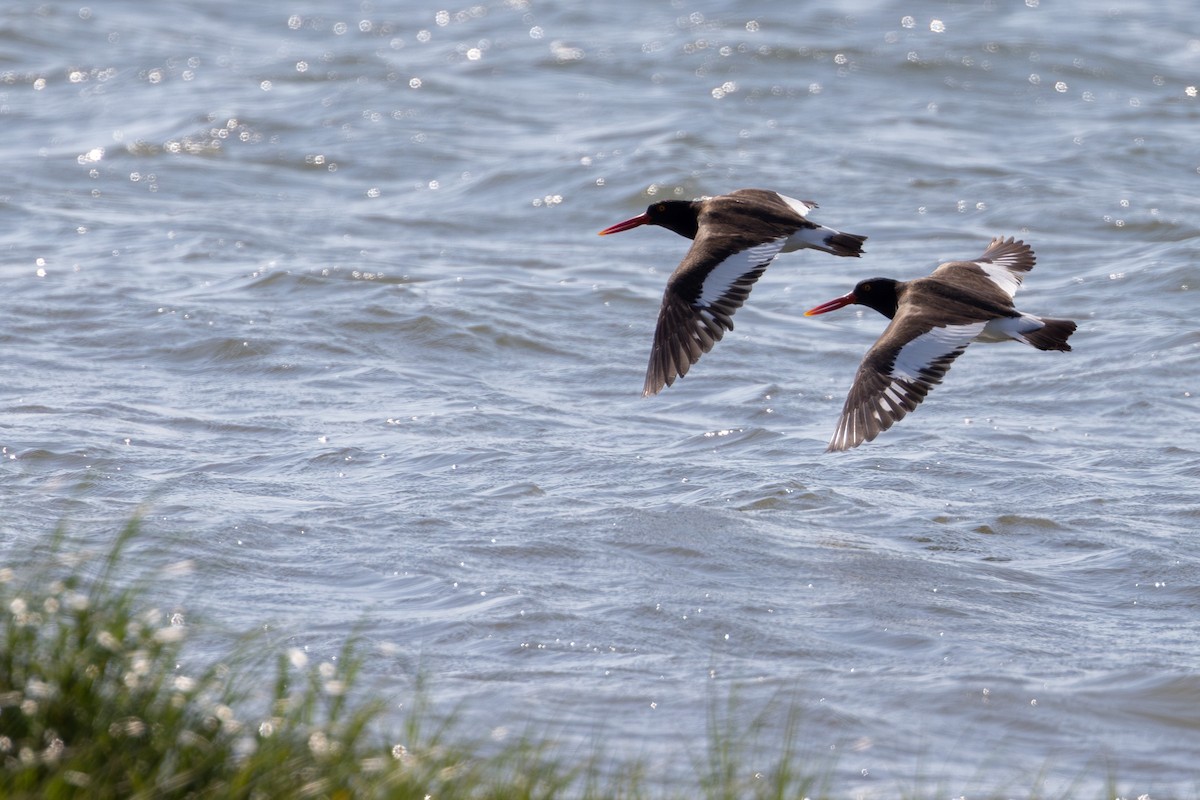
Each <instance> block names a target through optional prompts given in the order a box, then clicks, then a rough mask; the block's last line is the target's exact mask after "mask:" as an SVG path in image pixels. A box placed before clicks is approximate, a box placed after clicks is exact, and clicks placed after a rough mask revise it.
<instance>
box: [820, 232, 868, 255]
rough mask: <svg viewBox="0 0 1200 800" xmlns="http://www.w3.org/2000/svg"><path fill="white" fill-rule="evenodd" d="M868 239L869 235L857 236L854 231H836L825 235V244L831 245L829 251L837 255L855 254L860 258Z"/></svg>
mask: <svg viewBox="0 0 1200 800" xmlns="http://www.w3.org/2000/svg"><path fill="white" fill-rule="evenodd" d="M866 240H867V237H865V236H855V235H854V234H853V233H842V232H841V231H836V232H834V233H833V234H831V235H829V236H826V237H825V244H826V245H827V246H828V247H829V252H831V253H833V254H834V255H835V256H853V257H854V258H858V257H859V256H861V255H862V246H863V242H865V241H866Z"/></svg>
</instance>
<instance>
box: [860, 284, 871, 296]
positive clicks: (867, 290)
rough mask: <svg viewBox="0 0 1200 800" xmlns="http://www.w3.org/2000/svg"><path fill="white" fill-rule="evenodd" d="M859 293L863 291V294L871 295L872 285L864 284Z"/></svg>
mask: <svg viewBox="0 0 1200 800" xmlns="http://www.w3.org/2000/svg"><path fill="white" fill-rule="evenodd" d="M859 291H861V292H862V293H863V294H870V292H871V284H869V283H864V284H863V285H862V287H861V288H860V289H859Z"/></svg>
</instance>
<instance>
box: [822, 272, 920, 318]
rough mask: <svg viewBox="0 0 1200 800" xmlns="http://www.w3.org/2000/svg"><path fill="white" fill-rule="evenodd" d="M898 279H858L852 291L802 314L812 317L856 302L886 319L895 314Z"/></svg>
mask: <svg viewBox="0 0 1200 800" xmlns="http://www.w3.org/2000/svg"><path fill="white" fill-rule="evenodd" d="M899 283H900V281H897V280H893V279H891V278H868V279H867V280H865V281H859V282H858V284H857V285H856V286H855V287H854V291H852V292H850V293H848V294H844V295H842V296H841V297H835V298H834V299H833V300H830V301H829V302H827V303H821V305H819V306H816V307H815V308H810V309H809V310H808V311H805V312H804V316H806V317H812V316H815V315H817V314H824V313H826V312H829V311H835V310H837V309H839V308H842V307H844V306H848V305H851V304H852V303H857V304H858V305H860V306H866V307H867V308H873V309H875V310H876V311H878V312H879V313H880V314H883V315H884V316H885V317H887V318H888V319H891V318H892V317H894V316H896V301H897V299H898V298H897V294H896V287H897V286H898V285H899Z"/></svg>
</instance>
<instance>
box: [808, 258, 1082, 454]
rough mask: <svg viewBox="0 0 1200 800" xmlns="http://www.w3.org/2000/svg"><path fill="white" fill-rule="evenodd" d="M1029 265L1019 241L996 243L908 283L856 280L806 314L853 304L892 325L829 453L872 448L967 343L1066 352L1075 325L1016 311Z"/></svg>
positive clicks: (870, 357) (870, 354)
mask: <svg viewBox="0 0 1200 800" xmlns="http://www.w3.org/2000/svg"><path fill="white" fill-rule="evenodd" d="M1034 260H1035V259H1034V255H1033V250H1032V249H1031V248H1030V247H1029V245H1027V244H1025V243H1024V242H1022V241H1019V240H1013V239H1012V238H1011V237H1010V238H1008V239H999V238H997V239H993V240H992V243H991V244H990V245H988V249H987V250H986V251H984V253H983V255H981V256H980V257H979V258H978V259H976V260H975V261H950V262H948V263H945V264H942V265H940V266H939V267H938V268H937V269H935V270H934V271H933V273H932V274H931V275H930V276H929V277H927V278H918V279H916V280H912V281H897V280H893V279H891V278H871V279H870V280H865V281H860V282H859V284H858V285H857V286H855V287H854V291H852V292H850V293H849V294H847V295H843V296H842V297H839V298H836V299H834V300H830V301H829V302H828V303H822V304H821V305H819V306H817V307H816V308H813V309H810V310H808V311H806V312H805V316H812V315H814V314H824V313H825V312H827V311H833V310H834V309H837V308H842V307H843V306H848V305H850V304H851V303H858V304H859V305H864V306H867V307H868V308H873V309H875V310H876V311H878V312H879V313H880V314H883V315H884V316H885V317H888V318H889V319H891V321H892V322H891V324H890V325H888V326H887V329H886V330H884V332H883V335H882V336H880V337H879V340H878V341H876V342H875V344H874V345H873V346H872V347H871V349H870V350H868V351H867V354H866V356H864V357H863V360H862V364H861V365H860V366H859V368H858V374H857V375H855V377H854V384H853V385H852V386H851V387H850V394H849V395H848V396H847V397H846V405H845V406H844V407H843V408H842V416H841V418H840V419H839V420H838V425H837V430H835V431H834V433H833V438H832V439H830V440H829V450H849V449H850V448H852V447H858V446H859V445H860V444H862V443H863V442H869V441H871V440H872V439H874V438H875V437H876V436H878V435H879V434H880V433H882V432H883V431H886V430H887V429H888V428H890V427H891V426H892V425H893V424H894V423H895V422H896V421H897V420H899V419H902V418H903V417H904V415H905V414H907V413H908V412H909V411H913V410H914V409H916V407H917V405H918V404H919V403H920V402H921V401H922V400H924V399H925V395H926V394H928V393H929V390H930V389H932V388H933V387H934V385H935V384H938V383H941V382H942V376H943V375H945V374H946V370H948V369H950V364H951V363H953V361H954V359H956V358H958V357H959V356H960V355H962V352H963V351H964V350H966V349H967V345H968V344H970V343H971V342H1003V341H1007V340H1009V339H1012V340H1015V341H1018V342H1024V343H1025V344H1028V345H1031V346H1033V347H1036V348H1037V349H1038V350H1070V349H1071V345H1069V344H1067V338H1068V337H1069V336H1070V335H1071V334H1072V333H1074V332H1075V323H1074V322H1072V321H1071V320H1068V319H1045V318H1041V317H1035V316H1033V315H1032V314H1024V313H1022V312H1020V311H1018V310H1017V309H1016V308H1015V307H1014V306H1013V302H1012V298H1013V295H1014V294H1015V293H1016V291H1017V289H1019V288H1020V286H1021V278H1022V277H1024V274H1025V273H1026V272H1029V270H1031V269H1033V264H1034Z"/></svg>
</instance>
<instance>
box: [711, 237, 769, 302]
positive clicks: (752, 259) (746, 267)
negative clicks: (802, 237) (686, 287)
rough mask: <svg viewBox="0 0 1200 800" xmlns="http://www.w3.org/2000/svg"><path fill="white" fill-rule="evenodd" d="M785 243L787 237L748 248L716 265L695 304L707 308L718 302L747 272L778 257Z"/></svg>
mask: <svg viewBox="0 0 1200 800" xmlns="http://www.w3.org/2000/svg"><path fill="white" fill-rule="evenodd" d="M786 241H787V237H786V236H782V237H780V238H778V239H773V240H772V241H769V242H766V243H764V244H760V245H755V246H754V247H748V248H746V249H745V250H743V251H742V252H740V253H734V254H733V255H731V256H730V257H729V258H727V259H725V260H724V261H722V262H721V263H720V264H717V266H715V267H713V270H712V272H710V273H708V275H707V276H705V278H704V284H703V285H702V286H701V287H700V297H699V298H698V299H697V301H696V303H697V304H698V305H701V306H708V305H712V304H713V303H714V302H716V301H717V300H720V299H721V298H722V297H724V296H725V294H726V293H727V292H728V291H729V290H730V289H731V288H733V285H734V284H735V283H737V281H738V279H739V278H741V277H742V276H743V275H745V274H746V273H747V272H750V271H751V270H753V269H755V268H756V267H761V266H763V265H764V264H769V263H771V260H772V259H774V258H775V256H777V255H779V251H780V250H782V249H783V243H784V242H786Z"/></svg>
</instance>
